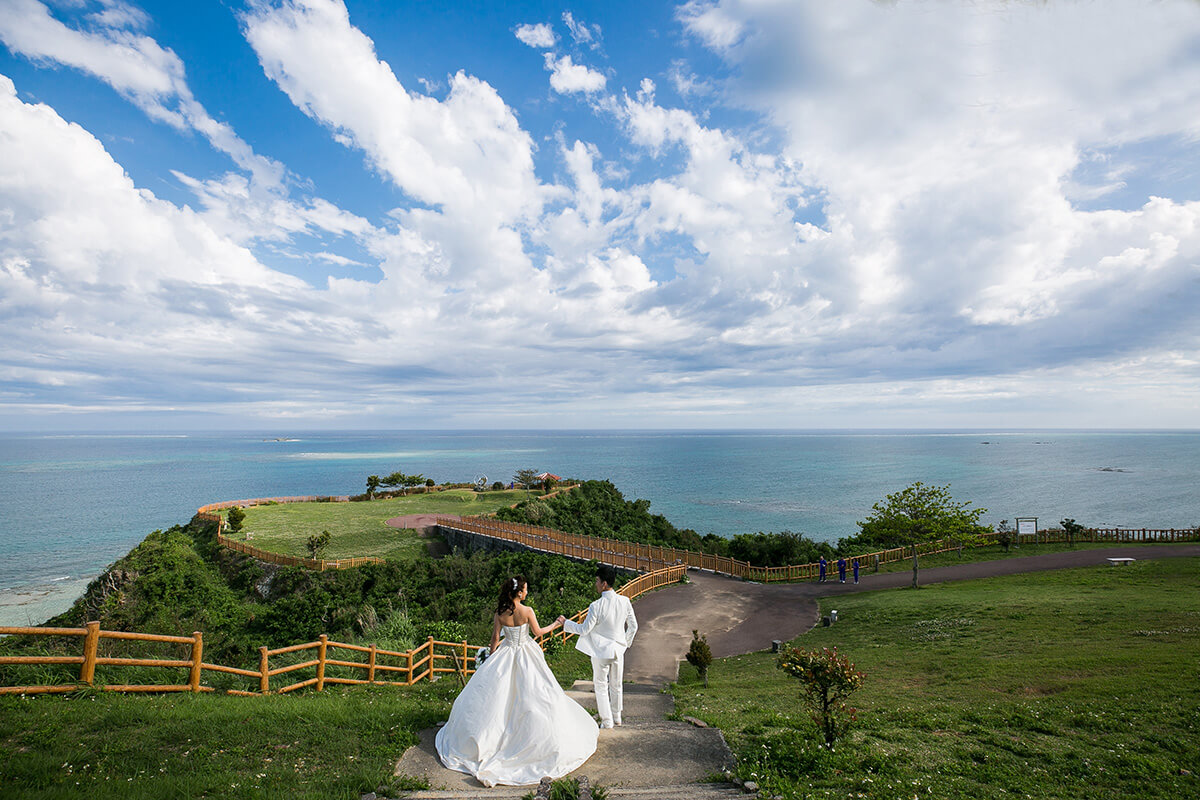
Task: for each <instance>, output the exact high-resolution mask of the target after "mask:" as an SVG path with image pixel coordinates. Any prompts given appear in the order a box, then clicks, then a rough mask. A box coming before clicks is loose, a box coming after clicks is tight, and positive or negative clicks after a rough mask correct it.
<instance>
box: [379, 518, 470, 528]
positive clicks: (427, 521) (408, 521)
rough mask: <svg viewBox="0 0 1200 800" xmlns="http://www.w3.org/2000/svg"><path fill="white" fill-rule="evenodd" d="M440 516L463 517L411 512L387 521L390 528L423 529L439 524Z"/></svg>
mask: <svg viewBox="0 0 1200 800" xmlns="http://www.w3.org/2000/svg"><path fill="white" fill-rule="evenodd" d="M438 517H449V518H450V519H462V517H456V516H454V515H453V514H409V515H408V516H405V517H392V518H391V519H389V520H388V521H387V523H385V524H386V525H387V526H388V527H389V528H401V529H407V530H414V531H421V530H424V529H425V528H432V527H434V526H435V525H437V518H438Z"/></svg>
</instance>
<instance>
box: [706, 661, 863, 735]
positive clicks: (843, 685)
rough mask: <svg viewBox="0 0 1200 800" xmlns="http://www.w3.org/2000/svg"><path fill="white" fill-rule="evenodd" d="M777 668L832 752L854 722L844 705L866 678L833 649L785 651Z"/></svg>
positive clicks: (850, 709)
mask: <svg viewBox="0 0 1200 800" xmlns="http://www.w3.org/2000/svg"><path fill="white" fill-rule="evenodd" d="M689 660H690V658H689ZM777 666H778V667H779V669H781V670H783V671H784V672H786V673H787V674H789V675H791V676H793V677H795V678H797V679H798V680H799V681H800V685H801V687H802V688H803V691H804V697H803V699H804V703H805V705H807V706H808V712H809V716H811V717H812V720H813V722H815V723H816V724H817V727H818V728H819V729H820V730H821V734H822V736H824V738H825V746H826V747H827V748H829V749H830V750H832V749H833V743H834V741H835V740H836V739H837V738H838V737H839V736H841V735H842V734H844V733H845V732H846V731H847V730H848V729H849V727H850V725H851V723H853V722H854V720H855V719H856V713H857V711H856V709H854V708H850V707H848V706H847V705H846V702H845V701H846V698H847V697H849V696H850V695H851V694H852V693H853V692H854V691H855V690H857V689H859V688H861V687H862V684H863V678H864V677H865V676H864V675H863V673H861V672H859V671H858V670H856V669H855V668H854V664H852V663H850V659H848V658H847V657H845V656H839V655H838V652H837V648H836V647H835V648H833V650H830V649H828V648H825V647H823V648H821V652H820V653H817V652H812V651H808V650H803V649H801V648H799V647H788V648H786V649H785V650H784V651H783V652H782V653H780V654H779V661H778V662H777Z"/></svg>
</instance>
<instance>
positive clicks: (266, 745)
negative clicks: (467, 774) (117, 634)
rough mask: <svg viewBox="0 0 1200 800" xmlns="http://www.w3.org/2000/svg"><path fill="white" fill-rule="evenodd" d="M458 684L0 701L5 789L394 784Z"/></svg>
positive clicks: (206, 792) (300, 790)
mask: <svg viewBox="0 0 1200 800" xmlns="http://www.w3.org/2000/svg"><path fill="white" fill-rule="evenodd" d="M457 687H458V683H457V682H456V681H451V680H442V681H439V682H438V683H437V684H433V685H429V684H425V685H419V686H416V687H411V688H405V689H397V688H394V687H354V688H353V689H333V690H329V691H326V692H324V693H322V694H316V693H312V694H307V695H296V696H293V695H273V696H267V697H231V696H221V695H216V696H214V695H167V696H157V697H156V696H136V695H128V696H124V695H108V694H81V695H80V696H77V697H74V698H67V697H50V696H41V697H32V698H14V697H2V698H0V786H3V790H2V791H0V794H2V795H3V796H4V797H5V798H6V800H17V799H18V798H35V797H36V798H40V797H87V798H96V799H97V800H99V799H101V798H119V799H120V800H136V799H137V798H153V800H161V799H162V798H181V800H182V799H183V798H189V799H190V798H200V797H222V798H225V797H228V798H289V799H291V798H321V799H322V800H334V799H335V798H346V800H357V798H358V797H359V796H360V795H361V794H363V793H364V792H369V791H374V789H375V788H376V787H377V786H379V785H380V784H391V782H392V777H391V774H392V769H393V768H394V767H395V763H396V760H397V759H398V758H399V757H400V754H401V753H403V752H404V750H405V748H407V747H408V746H409V745H412V744H415V743H416V741H417V736H416V732H417V731H419V730H421V729H422V728H426V727H429V726H431V725H433V724H434V723H436V722H437V720H439V719H445V717H446V715H447V714H448V713H449V710H450V703H451V702H452V700H453V696H454V692H455V690H456V689H457Z"/></svg>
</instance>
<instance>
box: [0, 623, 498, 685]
mask: <svg viewBox="0 0 1200 800" xmlns="http://www.w3.org/2000/svg"><path fill="white" fill-rule="evenodd" d="M0 635H3V636H78V637H82V639H83V648H82V649H83V651H82V653H81V654H80V655H77V656H63V655H56V656H46V655H42V656H0V665H5V664H7V665H26V666H42V665H55V664H68V665H73V664H78V665H79V679H78V681H77V682H72V683H66V684H61V685H38V686H0V694H45V693H56V692H73V691H76V690H78V689H79V688H80V686H94V685H95V676H96V667H97V666H100V665H107V666H129V667H166V668H185V669H187V670H188V682H187V683H186V684H136V685H135V684H104V685H101V686H100V687H98V688H100V689H103V690H104V691H110V692H212V691H215V689H214V688H213V687H212V686H206V685H203V684H202V683H201V681H202V677H203V673H204V671H206V670H207V671H209V672H220V673H227V674H232V675H238V676H241V677H244V678H249V679H254V680H256V681H257V682H258V691H246V690H241V689H229V690H227V693H228V694H234V695H256V694H271V693H272V689H271V678H273V677H275V676H277V675H287V674H290V673H293V672H297V671H299V670H305V669H313V670H315V672H314V675H313V677H311V678H307V679H306V680H302V681H299V682H297V683H292V684H289V685H286V686H281V687H277V688H276V689H274V690H273V691H274V693H276V694H283V693H285V692H291V691H295V690H296V689H302V688H305V687H308V686H315V687H316V689H317V691H322V690H323V689H324V688H325V686H326V684H330V683H345V684H359V683H374V684H390V685H396V686H412V685H413V684H414V683H418V682H419V681H422V680H430V679H432V678H433V677H434V676H436V675H440V674H443V673H460V674H461V675H463V676H464V677H465V676H467V675H470V674H471V673H473V672H474V671H475V670H474V665H475V654H476V653H477V652H478V651H479V646H478V645H470V644H467V643H466V642H457V643H455V642H440V641H437V640H435V639H434V638H433V637H430V638H429V639H428V640H427V641H426V642H425V643H424V644H422V645H420V646H419V647H416V648H414V649H412V650H408V651H405V652H395V651H392V650H384V649H381V648H379V647H377V646H376V645H373V644H372V645H369V646H364V645H356V644H345V643H342V642H334V641H330V640H329V637H328V636H326V635H325V634H322V635H321V637H320V639H319V640H318V641H316V642H309V643H307V644H297V645H292V646H290V647H280V648H276V649H274V650H271V649H268V648H266V647H263V648H260V650H259V653H260V659H259V666H258V669H257V670H252V669H239V668H237V667H227V666H225V665H223V664H210V663H208V662H205V661H203V659H202V656H203V635H202V634H201V633H200V632H199V631H197V632H196V633H193V634H192V635H191V636H160V635H157V634H148V633H126V632H121V631H103V630H100V623H99V622H89V623H88V624H87V626H86V627H84V628H18V627H0ZM101 639H133V640H137V641H144V642H169V643H177V644H186V645H190V648H191V652H190V658H187V659H178V660H174V659H165V658H108V657H102V656H99V655H98V650H99V641H100V640H101ZM338 649H341V650H345V651H348V652H351V653H356V654H359V655H360V657H361V658H363V659H365V660H360V661H352V660H347V659H339V658H332V657H331V654H332V651H333V650H338ZM308 650H316V653H315V654H314V657H313V658H311V659H308V660H306V661H300V662H296V663H292V664H285V665H282V666H277V667H275V668H274V669H272V668H271V666H270V663H271V657H272V656H280V655H284V654H287V653H297V652H304V651H308ZM389 662H391V663H389ZM329 667H344V668H347V669H350V670H362V671H363V672H365V674H366V675H365V677H364V678H346V677H340V676H335V675H328V674H327V670H328V668H329ZM385 676H386V677H396V678H397V679H396V680H384V679H382V678H383V677H385Z"/></svg>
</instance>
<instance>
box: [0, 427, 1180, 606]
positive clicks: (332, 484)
mask: <svg viewBox="0 0 1200 800" xmlns="http://www.w3.org/2000/svg"><path fill="white" fill-rule="evenodd" d="M277 437H286V438H287V439H289V441H276V438H277ZM524 468H529V469H536V470H538V471H542V470H546V471H550V472H554V473H557V474H559V475H562V476H565V477H582V478H607V479H609V480H611V481H612V482H613V483H615V484H616V486H617V488H619V489H620V490H621V491H622V492H623V493H624V494H625V496H626V497H627V498H629V499H634V498H645V499H647V500H650V501H651V510H653V511H655V512H657V513H660V514H663V515H665V516H666V517H667V518H668V519H669V520H671V522H673V523H674V524H675V525H678V526H680V527H688V528H694V529H695V530H697V531H699V532H701V533H708V532H715V533H718V534H720V535H723V536H732V535H734V534H737V533H742V532H753V531H760V530H761V531H781V530H792V531H800V532H803V533H806V534H807V535H809V536H811V537H813V538H816V539H824V540H836V539H838V538H840V537H842V536H848V535H851V534H853V533H854V532H855V531H856V526H855V522H856V521H857V520H859V519H862V518H863V517H864V516H865V515H866V514H868V513H869V512H870V510H871V505H872V504H873V503H875V502H877V501H879V500H880V499H882V498H883V496H884V495H886V494H888V493H890V492H894V491H898V490H899V489H902V488H904V487H905V486H907V485H908V484H909V483H911V482H913V481H917V480H920V481H925V482H926V483H931V484H939V485H941V484H946V483H949V484H951V492H952V493H953V495H954V496H955V498H957V499H959V500H962V501H970V502H971V503H972V504H973V505H975V506H983V507H985V508H987V509H989V512H988V514H987V515H986V517H985V518H984V520H985V522H993V523H994V522H996V521H999V520H1000V519H1002V518H1007V519H1009V520H1012V519H1013V518H1014V517H1017V516H1036V517H1039V518H1040V520H1041V524H1043V525H1045V524H1050V523H1057V522H1058V520H1060V519H1062V518H1063V517H1074V518H1075V519H1077V520H1078V521H1080V522H1082V523H1084V524H1086V525H1089V526H1105V527H1108V526H1120V527H1191V526H1194V525H1197V524H1200V492H1197V491H1196V490H1195V488H1194V484H1195V482H1196V476H1197V475H1200V432H1195V431H1192V432H1152V433H1147V432H1128V433H1121V432H1016V433H1014V432H999V433H995V432H969V433H963V432H942V433H939V432H920V433H913V432H902V433H901V432H867V431H850V432H836V433H830V432H794V431H780V432H758V431H756V432H737V431H730V432H677V431H662V432H654V431H629V432H610V431H595V432H588V431H567V432H563V431H551V432H529V431H525V432H511V431H503V432H477V431H475V432H457V431H456V432H375V431H372V432H351V433H346V432H336V433H307V434H306V433H296V432H283V433H280V432H264V433H261V434H257V435H256V434H247V433H223V434H214V433H198V434H186V435H183V434H181V435H177V436H162V435H153V436H140V435H94V436H91V435H38V434H0V508H3V509H4V514H3V522H2V523H0V524H2V525H3V529H2V533H0V624H25V623H27V622H41V621H43V620H44V619H46V618H47V617H49V616H51V615H53V614H56V613H58V612H60V611H62V610H65V609H66V608H67V607H68V606H69V605H70V603H71V602H72V600H73V599H74V598H75V597H77V596H78V595H79V594H80V592H81V591H82V589H83V587H84V586H85V585H86V583H87V581H88V580H90V579H91V578H92V577H94V576H95V575H97V574H99V573H100V572H101V571H102V570H103V569H104V567H105V566H107V565H108V564H110V563H111V562H112V561H114V560H115V559H117V558H119V557H120V556H122V555H124V554H125V553H126V552H128V551H129V550H130V548H132V547H133V546H134V545H136V544H137V543H138V542H139V541H141V539H142V538H143V537H144V536H145V535H146V534H147V533H149V532H150V531H152V530H154V529H156V528H165V527H169V526H171V525H174V524H177V523H184V522H186V521H187V520H188V519H190V518H191V516H192V514H193V513H194V512H195V510H196V508H197V507H198V506H200V505H203V504H205V503H209V502H214V501H217V500H235V499H244V498H250V497H260V496H272V495H276V496H278V495H303V494H353V493H357V492H360V491H362V490H363V487H364V480H365V478H366V476H367V475H370V474H379V475H385V474H387V473H390V472H395V471H397V470H399V471H403V472H406V473H415V472H419V473H422V474H424V475H425V476H427V477H431V478H434V479H436V480H438V481H470V480H474V479H475V478H476V477H477V476H481V475H486V476H487V479H488V481H489V482H492V481H496V480H500V481H505V482H507V481H509V480H511V479H512V476H513V473H515V472H516V471H517V470H519V469H524Z"/></svg>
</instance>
